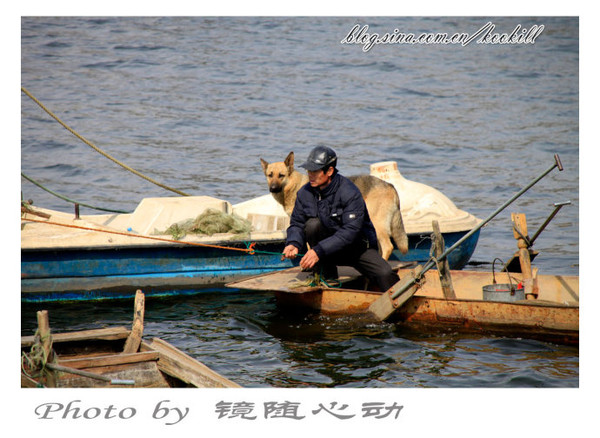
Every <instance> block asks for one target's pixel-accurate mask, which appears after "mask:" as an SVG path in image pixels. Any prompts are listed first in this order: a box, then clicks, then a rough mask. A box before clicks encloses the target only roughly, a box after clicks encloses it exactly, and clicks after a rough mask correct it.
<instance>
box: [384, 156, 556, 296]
mask: <svg viewBox="0 0 600 438" xmlns="http://www.w3.org/2000/svg"><path fill="white" fill-rule="evenodd" d="M555 167H558V170H559V171H562V170H563V167H562V163H561V162H560V157H559V156H558V154H554V164H553V165H552V166H551V167H549V168H548V169H547V170H546V171H544V172H543V173H542V174H541V175H540V176H538V177H537V178H535V179H534V180H533V181H531V182H530V183H529V184H527V186H525V187H523V188H522V189H521V190H519V192H518V193H516V194H515V195H514V196H513V197H512V198H510V199H509V200H508V201H506V202H505V203H504V204H502V206H501V207H500V208H498V209H497V210H496V211H494V212H493V213H492V214H490V215H489V216H488V217H487V218H486V219H484V220H483V221H482V222H481V223H480V224H479V225H477V226H476V227H475V228H473V229H472V230H471V231H469V232H468V233H467V234H465V235H464V236H463V237H461V238H460V239H459V240H458V241H457V242H456V243H455V244H454V245H452V246H451V247H450V248H448V249H447V250H446V251H444V252H443V253H442V255H440V256H439V257H438V258H437V259H438V261H442V260H444V259H445V258H446V257H448V254H450V253H451V252H452V251H454V250H455V249H456V248H458V247H459V246H460V245H461V244H462V243H463V242H464V241H465V240H467V239H468V238H469V237H471V236H472V235H473V234H475V233H476V232H477V231H479V229H480V228H481V227H483V226H484V225H485V224H487V223H488V222H489V221H491V220H492V219H494V218H495V217H496V216H497V215H498V214H500V212H502V210H504V209H505V208H506V207H508V206H509V205H510V204H512V203H513V202H514V201H515V200H516V199H517V198H519V197H520V196H521V195H522V194H523V193H525V192H526V191H527V190H529V189H530V188H531V187H533V186H534V185H535V184H536V183H537V182H538V181H539V180H541V179H542V178H544V177H545V176H546V175H548V174H549V173H550V172H552V171H553V170H554V168H555ZM435 265H436V264H435V262H434V261H433V260H429V261H428V262H427V263H426V264H425V266H424V267H423V270H422V271H421V273H420V274H419V275H418V276H417V278H415V279H414V280H413V281H411V282H410V283H408V284H406V285H405V286H404V287H403V288H401V289H399V290H397V291H396V293H394V294H393V295H392V299H395V298H398V297H399V296H400V295H401V294H402V293H404V292H405V291H406V290H408V289H409V288H410V287H411V286H413V285H414V284H415V283H416V282H417V280H418V279H420V278H421V277H422V276H423V275H424V274H425V272H427V271H429V270H430V269H431V268H433V267H434V266H435Z"/></svg>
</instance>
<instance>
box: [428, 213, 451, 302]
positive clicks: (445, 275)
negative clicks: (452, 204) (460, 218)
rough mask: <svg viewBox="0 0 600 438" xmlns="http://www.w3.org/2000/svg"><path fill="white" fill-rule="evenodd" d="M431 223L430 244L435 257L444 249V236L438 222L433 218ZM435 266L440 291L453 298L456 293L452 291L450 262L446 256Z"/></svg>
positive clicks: (448, 297)
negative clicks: (431, 236)
mask: <svg viewBox="0 0 600 438" xmlns="http://www.w3.org/2000/svg"><path fill="white" fill-rule="evenodd" d="M431 224H432V227H433V241H432V246H433V250H434V255H435V257H436V258H439V257H440V256H441V255H442V254H443V253H444V250H445V245H444V237H443V236H442V233H441V232H440V224H439V222H438V221H435V220H434V221H432V223H431ZM437 268H438V274H439V276H440V283H441V284H442V291H443V292H444V297H446V298H447V299H449V300H453V299H455V298H456V293H455V292H454V287H453V286H452V277H451V276H450V264H449V263H448V258H445V259H444V260H441V261H437Z"/></svg>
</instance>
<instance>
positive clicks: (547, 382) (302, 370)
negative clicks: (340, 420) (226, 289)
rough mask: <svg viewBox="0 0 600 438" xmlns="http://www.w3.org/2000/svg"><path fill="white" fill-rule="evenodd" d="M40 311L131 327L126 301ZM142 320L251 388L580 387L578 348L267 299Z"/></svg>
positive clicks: (25, 318) (193, 304) (245, 296)
mask: <svg viewBox="0 0 600 438" xmlns="http://www.w3.org/2000/svg"><path fill="white" fill-rule="evenodd" d="M43 307H44V308H47V309H48V310H49V314H50V322H51V327H52V329H53V331H55V332H59V331H66V330H77V329H87V328H99V327H105V326H114V325H125V326H129V325H130V324H131V321H132V306H131V305H130V303H126V302H119V303H104V304H102V303H96V304H91V303H77V304H69V305H59V304H53V305H44V306H43ZM39 308H41V307H40V306H32V305H27V306H25V307H24V309H23V313H22V334H23V335H27V334H32V333H33V332H34V331H35V325H36V321H35V311H36V310H39ZM145 318H146V322H145V327H144V333H145V336H146V337H147V338H150V337H153V336H159V337H161V338H163V339H164V340H166V341H168V342H170V343H172V344H173V345H175V346H176V347H178V348H180V349H182V350H183V351H185V352H187V353H188V354H190V355H191V356H193V357H195V358H196V359H198V360H200V361H202V362H203V363H205V364H206V365H207V366H209V367H211V368H213V369H214V370H216V371H217V372H219V373H221V374H223V375H225V376H226V377H228V378H230V379H232V380H234V381H236V382H237V383H239V384H241V385H243V386H247V387H323V388H325V387H336V388H337V387H359V388H360V387H375V388H376V387H538V386H539V387H577V386H578V381H579V351H578V349H577V348H575V347H568V346H560V345H554V344H549V343H543V342H538V341H533V340H524V339H508V338H493V337H492V338H489V337H483V336H477V335H468V334H465V333H461V334H459V333H456V332H453V331H442V332H427V333H423V332H419V331H413V330H408V329H406V328H404V327H402V326H399V325H396V324H391V323H376V324H373V323H367V322H365V320H364V319H362V318H361V317H347V316H344V317H331V316H323V315H317V314H304V315H301V314H289V313H283V312H281V311H280V310H279V309H277V307H276V305H275V302H274V299H273V297H272V296H270V295H269V294H261V293H255V292H235V293H234V292H232V293H206V294H199V295H196V296H191V297H186V298H181V299H168V300H167V299H148V300H147V301H146V317H145ZM74 321H77V323H75V324H74Z"/></svg>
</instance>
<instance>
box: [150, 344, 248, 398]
mask: <svg viewBox="0 0 600 438" xmlns="http://www.w3.org/2000/svg"><path fill="white" fill-rule="evenodd" d="M146 348H151V349H153V350H155V351H157V352H158V353H160V356H159V360H158V368H159V369H160V370H161V371H162V372H163V373H165V374H168V375H170V376H173V377H176V378H177V379H180V380H182V381H183V382H186V383H188V384H190V385H194V386H197V387H199V388H240V385H238V384H237V383H234V382H232V381H231V380H229V379H227V378H225V377H223V376H221V375H220V374H218V373H217V372H215V371H213V370H211V369H210V368H208V367H207V366H206V365H204V364H203V363H200V362H198V361H197V360H195V359H194V358H192V357H190V356H188V355H187V354H185V353H184V352H183V351H181V350H179V349H177V348H175V347H173V346H172V345H170V344H168V343H167V342H165V341H163V340H162V339H158V338H154V339H152V342H151V344H150V345H149V346H146Z"/></svg>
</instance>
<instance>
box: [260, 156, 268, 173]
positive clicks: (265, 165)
mask: <svg viewBox="0 0 600 438" xmlns="http://www.w3.org/2000/svg"><path fill="white" fill-rule="evenodd" d="M260 164H262V168H263V172H264V173H265V175H266V174H267V167H268V166H269V163H267V162H266V161H265V160H263V159H262V158H261V159H260Z"/></svg>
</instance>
